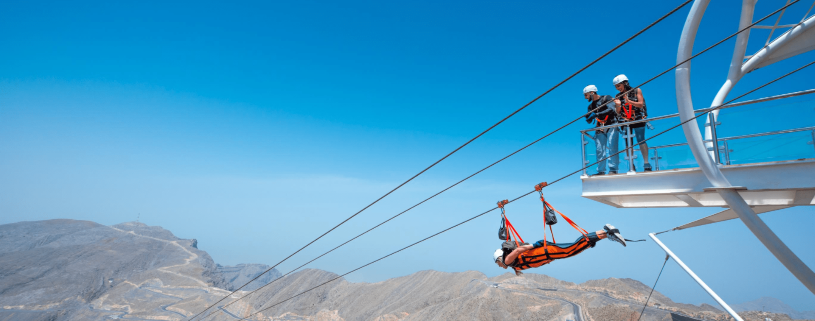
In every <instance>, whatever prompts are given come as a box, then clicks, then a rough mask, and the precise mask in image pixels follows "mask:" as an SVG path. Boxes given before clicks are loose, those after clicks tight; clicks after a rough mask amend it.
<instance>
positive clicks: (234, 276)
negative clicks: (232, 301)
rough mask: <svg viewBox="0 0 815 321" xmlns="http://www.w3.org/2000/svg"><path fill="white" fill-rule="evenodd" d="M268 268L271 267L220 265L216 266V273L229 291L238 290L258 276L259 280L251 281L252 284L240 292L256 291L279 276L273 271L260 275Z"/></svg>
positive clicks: (264, 265) (263, 265) (260, 265)
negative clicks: (222, 279)
mask: <svg viewBox="0 0 815 321" xmlns="http://www.w3.org/2000/svg"><path fill="white" fill-rule="evenodd" d="M269 268H271V266H268V265H266V264H238V265H235V266H223V265H220V264H217V265H216V269H217V270H218V273H220V274H221V275H222V276H223V278H224V280H225V281H226V286H225V287H224V288H225V289H227V290H229V291H234V290H236V289H238V288H240V287H241V286H243V285H244V284H246V283H247V282H249V281H251V280H252V279H254V278H255V277H257V276H258V275H260V277H259V278H257V279H256V280H254V281H252V283H249V284H247V285H246V286H245V287H243V289H241V290H244V291H254V290H257V289H258V288H260V287H261V286H264V285H266V284H268V283H269V282H272V280H274V279H277V278H279V277H280V276H281V274H280V272H278V271H277V270H275V269H272V270H271V271H269V273H265V274H262V273H263V272H265V271H266V270H268V269H269Z"/></svg>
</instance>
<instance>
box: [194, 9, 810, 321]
mask: <svg viewBox="0 0 815 321" xmlns="http://www.w3.org/2000/svg"><path fill="white" fill-rule="evenodd" d="M798 1H800V0H795V1H793V2H791V3H789V4H787V5H785V6H783V7H781V8H779V9H778V10H776V11H774V12H772V13H770V14H768V15H767V16H765V17H763V18H761V19H759V20H757V21H755V22H754V23H753V24H751V25H750V26H747V27H745V28H743V29H741V30H739V31H737V32H736V33H733V34H732V35H730V36H728V37H726V38H724V39H722V40H720V41H719V42H717V43H715V44H713V45H711V46H709V47H707V48H706V49H704V50H702V51H700V52H698V53H697V54H695V55H693V56H691V57H690V58H688V59H686V60H684V61H682V62H681V63H679V64H676V65H674V66H673V67H671V68H668V69H666V70H665V71H663V72H661V73H660V74H658V75H656V76H654V77H652V78H650V79H648V80H647V81H645V82H643V83H642V84H640V85H638V86H636V87H633V88H631V89H629V90H628V91H626V92H625V93H623V95H626V94H628V93H629V92H631V91H634V90H636V89H637V88H640V87H642V86H644V85H646V84H648V83H650V82H651V81H653V80H655V79H657V78H659V77H661V76H663V75H664V74H666V73H668V72H669V71H671V70H672V69H674V68H676V67H678V66H680V65H682V64H684V63H686V62H688V61H690V60H691V59H693V58H695V57H697V56H699V55H701V54H703V53H705V52H707V51H708V50H710V49H712V48H713V47H716V46H718V45H720V44H722V43H724V42H725V41H727V40H728V39H730V38H732V37H734V36H736V35H738V34H739V33H741V32H743V31H745V30H748V29H750V28H751V27H752V26H753V25H756V24H758V23H760V22H761V21H764V20H765V19H767V18H769V17H771V16H773V15H775V14H776V13H778V12H779V11H782V10H783V9H785V8H787V7H789V6H790V5H792V4H795V3H796V2H798ZM687 3H688V2H685V3H683V4H682V5H680V6H679V7H677V8H675V9H674V10H672V11H671V12H669V13H668V14H666V15H665V16H663V17H662V18H660V19H659V20H657V21H656V22H659V21H661V20H662V19H664V18H666V17H667V16H668V15H670V14H672V13H674V12H676V11H677V10H679V9H680V8H681V7H682V6H684V5H686V4H687ZM656 22H654V23H652V24H651V25H649V26H648V27H646V28H645V29H643V30H641V31H640V32H638V33H637V34H636V35H634V36H632V38H629V39H628V40H626V42H627V41H629V40H631V39H633V37H636V36H637V35H639V34H640V33H642V32H643V31H645V30H647V29H648V28H650V27H651V26H653V25H654V24H655V23H656ZM621 45H622V44H621ZM621 45H618V47H615V48H614V49H612V51H613V50H615V49H617V48H619V46H621ZM610 52H611V51H609V52H608V53H610ZM608 53H606V54H605V55H607V54H608ZM605 55H604V56H605ZM604 56H603V57H604ZM601 58H602V57H601ZM599 59H600V58H598V60H599ZM596 61H597V60H595V61H594V62H592V63H591V64H594V63H595V62H596ZM591 64H589V66H590V65H591ZM587 67H588V66H586V67H584V68H583V69H581V70H580V71H582V70H584V69H585V68H587ZM580 71H578V73H579V72H580ZM576 74H577V73H575V74H574V75H576ZM574 75H572V76H570V78H571V77H574ZM567 80H568V79H567ZM563 82H565V80H564V81H563ZM563 82H561V83H559V84H558V85H557V86H560V85H561V84H562V83H563ZM552 89H554V87H553V88H552ZM550 91H551V89H550ZM546 93H548V91H547V92H546ZM546 93H544V95H545V94H546ZM540 97H543V95H541V96H539V97H538V98H540ZM739 97H741V96H739ZM538 98H535V100H537V99H538ZM532 102H534V100H533V101H532ZM532 102H530V103H529V104H531V103H532ZM731 102H732V100H731ZM609 103H611V102H608V103H606V104H604V105H601V106H598V107H597V108H595V109H593V110H591V111H589V112H587V113H585V114H583V115H581V116H580V117H578V118H576V119H574V120H572V121H570V122H568V123H566V124H565V125H563V126H561V127H559V128H557V129H555V130H554V131H552V132H550V133H548V134H546V135H544V136H543V137H541V138H539V139H537V140H535V141H533V142H532V143H530V144H527V145H526V146H524V147H522V148H520V149H518V150H516V151H515V152H513V153H511V154H509V155H507V156H505V157H504V158H501V159H500V160H498V161H496V162H494V163H492V164H490V165H489V166H487V167H485V168H483V169H481V170H479V171H477V172H475V173H474V174H472V175H470V176H468V177H466V178H464V179H462V180H460V181H458V182H456V183H455V184H453V185H451V186H449V187H447V188H445V189H443V190H442V191H440V192H438V193H436V194H434V195H432V196H430V197H428V198H426V199H424V200H423V201H421V202H419V203H417V204H415V205H413V206H411V207H410V208H408V209H406V210H404V211H402V212H400V213H399V214H396V215H394V216H392V217H390V218H388V219H387V220H385V221H383V222H381V223H379V224H377V225H376V226H374V227H372V228H370V229H368V230H366V231H365V232H362V233H361V234H359V235H357V236H354V237H353V238H351V239H349V240H348V241H345V242H344V243H342V244H340V245H338V246H336V247H334V248H333V249H331V250H329V251H327V252H325V253H323V254H321V255H319V256H317V257H316V258H314V259H312V260H310V261H308V262H306V263H304V264H302V265H300V266H299V267H297V268H295V269H293V270H291V271H289V272H288V273H286V274H284V275H282V276H281V278H282V277H285V276H287V275H289V274H291V273H293V272H295V271H297V270H299V269H300V268H302V267H304V266H306V265H308V264H310V263H311V262H314V261H316V260H317V259H319V258H321V257H323V256H325V255H327V254H329V253H331V252H333V251H334V250H336V249H338V248H340V247H342V246H344V245H346V244H348V243H350V242H351V241H353V240H355V239H357V238H359V237H361V236H363V235H365V234H367V233H368V232H370V231H372V230H374V229H376V228H378V227H380V226H382V225H384V224H385V223H387V222H389V221H391V220H393V219H394V218H396V217H398V216H400V215H402V214H404V213H406V212H408V211H410V210H412V209H413V208H415V207H418V206H419V205H421V204H423V203H425V202H427V201H429V200H430V199H432V198H435V197H436V196H438V195H440V194H442V193H444V192H446V191H447V190H449V189H451V188H453V187H455V186H457V185H458V184H460V183H462V182H464V181H466V180H468V179H470V178H472V177H474V176H476V175H478V174H480V173H481V172H483V171H485V170H487V169H489V168H491V167H492V166H494V165H496V164H498V163H500V162H502V161H504V160H506V159H507V158H509V157H512V156H513V155H515V154H517V153H519V152H521V151H522V150H524V149H526V148H528V147H530V146H532V145H534V144H536V143H538V142H540V141H541V140H543V139H545V138H546V137H549V136H551V135H552V134H554V133H556V132H558V131H560V130H561V129H563V128H565V127H567V126H569V125H571V124H573V123H574V122H576V121H578V120H580V119H581V118H584V117H586V116H587V115H590V114H591V113H593V112H595V111H597V110H599V109H600V108H602V107H604V106H605V105H607V104H609ZM529 104H527V105H526V106H528V105H529ZM526 106H524V107H522V108H521V109H523V108H525V107H526ZM722 106H724V105H722ZM518 111H520V109H519V110H517V111H516V112H518ZM513 114H514V113H513ZM508 117H511V115H510V116H508ZM508 117H507V118H508ZM504 120H506V118H505V119H504ZM504 120H502V121H504ZM499 123H500V122H499ZM496 125H497V124H496ZM493 127H494V126H493ZM673 128H675V127H672V128H670V129H673ZM670 129H669V130H670ZM485 132H486V131H485ZM482 134H483V133H482ZM660 134H661V133H660ZM658 135H659V134H657V135H655V136H653V137H656V136H658ZM653 137H652V138H653ZM649 139H650V138H649ZM646 141H647V140H646ZM468 143H469V142H468ZM465 145H466V144H465ZM461 147H463V145H462V146H461ZM461 147H459V148H461ZM623 151H625V150H623ZM454 152H455V151H454ZM621 152H622V151H620V152H618V153H615V154H613V155H611V156H614V155H617V154H619V153H621ZM451 154H452V153H451ZM448 156H449V154H448ZM611 156H609V157H611ZM445 157H447V156H445ZM440 161H441V160H439V162H440ZM437 163H438V162H437ZM594 164H597V162H595V163H593V164H591V165H589V166H587V167H586V168H588V167H591V166H593V165H594ZM434 165H435V164H434ZM431 167H432V166H431ZM428 169H429V168H428ZM425 170H427V169H425ZM581 170H583V169H581ZM420 174H421V173H420ZM572 174H574V173H572ZM572 174H569V175H568V176H571V175H572ZM417 176H418V174H417ZM568 176H567V177H568ZM414 178H415V177H414ZM563 178H565V177H563ZM563 178H561V179H563ZM411 179H413V178H411ZM561 179H558V181H559V180H561ZM405 183H407V182H405ZM405 183H403V184H402V185H404V184H405ZM400 187H401V185H400ZM397 188H398V187H397ZM394 190H395V189H394ZM391 192H393V191H391ZM386 196H387V194H386ZM383 198H384V196H383ZM380 199H381V198H380ZM377 201H379V200H377ZM374 203H375V202H374ZM371 205H373V203H372V204H371ZM369 206H370V205H369ZM366 208H367V207H366ZM363 210H364V209H363ZM360 212H361V211H360ZM357 214H359V212H358V213H357ZM354 215H356V214H354ZM352 217H353V216H352ZM349 219H350V217H349V218H348V219H346V221H347V220H349ZM343 223H344V222H343ZM341 224H342V223H340V225H341ZM338 226H339V225H337V226H335V227H334V228H336V227H338ZM329 232H330V230H329ZM327 233H328V232H326V233H325V234H327ZM325 234H323V235H321V236H320V237H322V236H324V235H325ZM318 239H319V238H318ZM314 241H316V239H315V240H314ZM314 241H312V243H313V242H314ZM309 244H311V243H309ZM306 246H308V245H306ZM303 248H305V247H303ZM303 248H301V249H300V250H302V249H303ZM298 252H299V250H298ZM296 253H297V252H295V253H293V254H292V255H290V256H289V257H291V256H293V255H294V254H296ZM289 257H287V258H286V259H288V258H289ZM286 259H284V260H283V261H285V260H286ZM283 261H281V262H278V263H277V264H276V265H275V266H273V267H272V268H274V267H276V266H277V265H279V264H280V263H282V262H283ZM272 268H270V269H269V270H267V271H266V272H268V271H270V270H271V269H272ZM266 272H263V273H261V274H260V275H258V276H257V277H255V278H254V279H252V280H250V281H249V282H247V283H246V284H244V285H243V286H241V287H240V288H239V289H238V290H240V289H241V288H243V287H245V286H246V285H248V284H249V283H251V282H253V281H254V280H255V279H257V278H259V277H260V276H261V275H263V274H264V273H266ZM275 281H276V280H272V282H270V283H267V284H265V285H263V286H261V287H260V288H258V289H255V290H253V291H251V292H250V293H248V294H246V295H244V296H242V297H240V298H238V299H236V300H234V301H232V302H230V303H228V304H226V305H224V306H223V307H222V308H226V307H228V306H230V305H232V304H233V303H236V302H237V301H240V300H242V299H244V298H246V297H248V296H250V295H252V294H254V293H255V292H257V291H259V290H260V289H262V288H264V287H266V286H268V285H270V284H272V283H274V282H275ZM238 290H235V291H234V292H233V293H232V294H234V293H235V292H237V291H238ZM230 295H231V294H230ZM227 297H228V296H227ZM225 298H226V297H225ZM225 298H224V299H225ZM221 301H223V299H221V300H219V301H218V302H216V303H215V304H213V305H211V306H210V307H208V308H207V309H205V310H204V311H206V310H208V309H210V308H212V307H213V306H215V305H216V304H217V303H220V302H221ZM202 312H203V311H202ZM212 313H215V312H212ZM212 313H210V314H208V315H207V316H205V317H204V318H206V317H208V316H209V315H211V314H212ZM199 315H200V313H199ZM196 316H198V315H196ZM193 318H194V317H193Z"/></svg>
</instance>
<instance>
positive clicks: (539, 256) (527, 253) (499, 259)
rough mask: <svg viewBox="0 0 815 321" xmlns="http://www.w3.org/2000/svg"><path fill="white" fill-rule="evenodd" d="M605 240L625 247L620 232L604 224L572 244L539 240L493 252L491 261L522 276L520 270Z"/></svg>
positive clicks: (577, 252) (538, 265) (546, 262)
mask: <svg viewBox="0 0 815 321" xmlns="http://www.w3.org/2000/svg"><path fill="white" fill-rule="evenodd" d="M605 238H608V239H609V240H612V241H614V242H618V243H620V244H622V245H623V246H626V244H625V239H624V238H623V237H622V235H620V231H619V230H618V229H616V228H614V226H612V225H611V224H606V226H604V227H603V229H602V230H600V231H596V232H592V233H588V234H587V235H581V236H580V237H578V238H577V240H575V241H574V242H572V243H547V242H546V241H544V240H540V241H537V242H535V244H527V243H523V244H521V245H520V246H518V247H517V248H515V249H511V248H507V247H503V248H500V249H497V250H495V253H493V259H494V260H495V264H498V266H499V267H501V268H504V269H506V268H508V267H511V268H512V269H513V270H515V275H521V274H523V273H522V272H521V270H526V269H529V268H536V267H540V266H542V265H545V264H549V263H551V262H552V261H554V260H558V259H565V258H567V257H572V256H575V255H577V254H580V252H583V251H584V250H586V249H588V248H590V247H594V245H595V244H597V242H598V241H600V240H602V239H605ZM519 256H520V257H521V258H520V259H519Z"/></svg>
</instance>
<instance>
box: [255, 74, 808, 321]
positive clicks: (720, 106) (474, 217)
mask: <svg viewBox="0 0 815 321" xmlns="http://www.w3.org/2000/svg"><path fill="white" fill-rule="evenodd" d="M813 64H815V61H812V62H810V63H808V64H806V65H804V66H802V67H800V68H798V69H796V70H793V71H791V72H789V73H787V74H784V75H783V76H781V77H778V78H776V79H773V80H772V81H770V82H767V83H765V84H764V85H761V86H759V87H756V88H754V89H753V90H750V91H748V92H746V93H744V94H741V95H739V96H738V97H736V98H733V99H731V100H729V101H728V102H726V103H724V104H721V105H719V106H716V107H714V108H712V109H710V110H708V111H706V112H703V113H700V114H699V115H696V116H694V117H692V118H690V119H688V120H685V121H683V122H680V123H679V124H677V125H675V126H673V127H671V128H668V129H666V130H663V131H661V132H659V133H657V134H656V135H654V136H651V137H650V138H648V139H645V140H643V141H642V142H638V144H640V143H644V142H646V141H648V140H650V139H653V138H656V137H658V136H660V135H662V134H664V133H666V132H668V131H670V130H673V129H675V128H677V127H679V126H682V125H684V124H686V123H688V122H690V121H693V120H696V119H697V118H699V117H701V116H704V115H706V114H708V113H710V112H712V111H715V110H719V109H720V108H722V107H724V106H727V105H728V104H730V103H732V102H734V101H735V100H737V99H739V98H742V97H744V96H746V95H749V94H751V93H753V92H755V91H757V90H759V89H761V88H764V87H766V86H768V85H770V84H772V83H774V82H776V81H778V80H781V79H783V78H785V77H787V76H789V75H792V74H794V73H796V72H798V71H800V70H802V69H804V68H806V67H809V66H811V65H813ZM633 147H634V146H629V147H626V148H625V149H623V150H621V151H618V152H616V153H614V154H611V155H609V156H608V157H605V158H603V159H600V160H598V161H597V162H595V163H592V164H589V165H587V166H584V167H582V168H580V169H578V170H576V171H574V172H571V173H569V174H566V175H565V176H563V177H561V178H558V179H556V180H554V181H552V182H551V183H549V184H548V185H547V186H551V185H553V184H555V183H557V182H559V181H561V180H563V179H565V178H567V177H569V176H572V175H574V174H576V173H579V172H580V171H582V170H584V169H586V168H589V167H591V166H594V165H595V164H597V163H599V162H602V161H604V160H606V159H609V158H611V157H612V156H614V155H617V154H620V153H622V152H625V151H627V150H628V149H633ZM535 192H537V191H535V190H532V191H530V192H528V193H526V194H523V195H521V196H518V197H516V198H514V199H512V200H510V201H508V203H507V204H509V203H512V202H515V201H517V200H519V199H521V198H524V197H526V196H529V195H530V194H533V193H535ZM497 208H498V207H497V206H496V207H493V208H492V209H490V210H487V211H485V212H483V213H481V214H478V215H476V216H473V217H471V218H469V219H467V220H465V221H463V222H461V223H458V224H456V225H453V226H451V227H448V228H446V229H444V230H441V231H439V232H437V233H435V234H433V235H430V236H428V237H426V238H424V239H421V240H419V241H417V242H415V243H413V244H410V245H408V246H405V247H403V248H401V249H399V250H397V251H394V252H391V253H390V254H388V255H385V256H383V257H380V258H378V259H376V260H374V261H371V262H369V263H368V264H365V265H363V266H360V267H358V268H356V269H353V270H351V271H349V272H346V273H345V274H342V275H339V276H337V277H335V278H333V279H331V280H328V281H326V282H324V283H321V284H320V285H317V286H315V287H312V288H310V289H308V290H306V291H303V292H300V293H298V294H296V295H294V296H292V297H289V298H288V299H286V300H283V301H280V302H278V303H275V304H274V305H271V306H269V307H267V308H263V309H261V310H258V311H257V312H255V313H253V314H251V315H249V316H248V317H247V318H251V317H252V316H255V315H257V314H258V313H260V312H263V311H266V310H268V309H271V308H273V307H275V306H277V305H280V304H282V303H284V302H286V301H289V300H291V299H293V298H296V297H298V296H300V295H303V294H305V293H307V292H309V291H312V290H314V289H316V288H319V287H321V286H323V285H326V284H328V283H330V282H332V281H335V280H337V279H339V278H342V277H343V276H346V275H348V274H351V273H353V272H356V271H358V270H360V269H362V268H364V267H367V266H369V265H371V264H374V263H376V262H378V261H381V260H383V259H385V258H387V257H389V256H391V255H394V254H396V253H399V252H401V251H403V250H405V249H408V248H410V247H412V246H414V245H416V244H419V243H422V242H424V241H427V240H429V239H431V238H433V237H435V236H438V235H439V234H442V233H445V232H447V231H449V230H451V229H453V228H456V227H458V226H460V225H462V224H464V223H467V222H469V221H472V220H474V219H476V218H478V217H481V216H483V215H485V214H487V213H489V212H492V211H494V210H496V209H497ZM247 318H243V320H246V319H247Z"/></svg>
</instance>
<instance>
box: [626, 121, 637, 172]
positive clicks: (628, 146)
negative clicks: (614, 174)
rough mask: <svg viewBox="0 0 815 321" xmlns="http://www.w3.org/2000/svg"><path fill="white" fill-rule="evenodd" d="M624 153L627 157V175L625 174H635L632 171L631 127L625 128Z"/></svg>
mask: <svg viewBox="0 0 815 321" xmlns="http://www.w3.org/2000/svg"><path fill="white" fill-rule="evenodd" d="M625 132H626V137H625V142H626V143H627V144H625V145H626V146H625V148H626V150H625V153H626V154H627V155H628V173H627V174H635V173H636V171H635V170H634V137H632V136H631V126H625Z"/></svg>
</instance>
